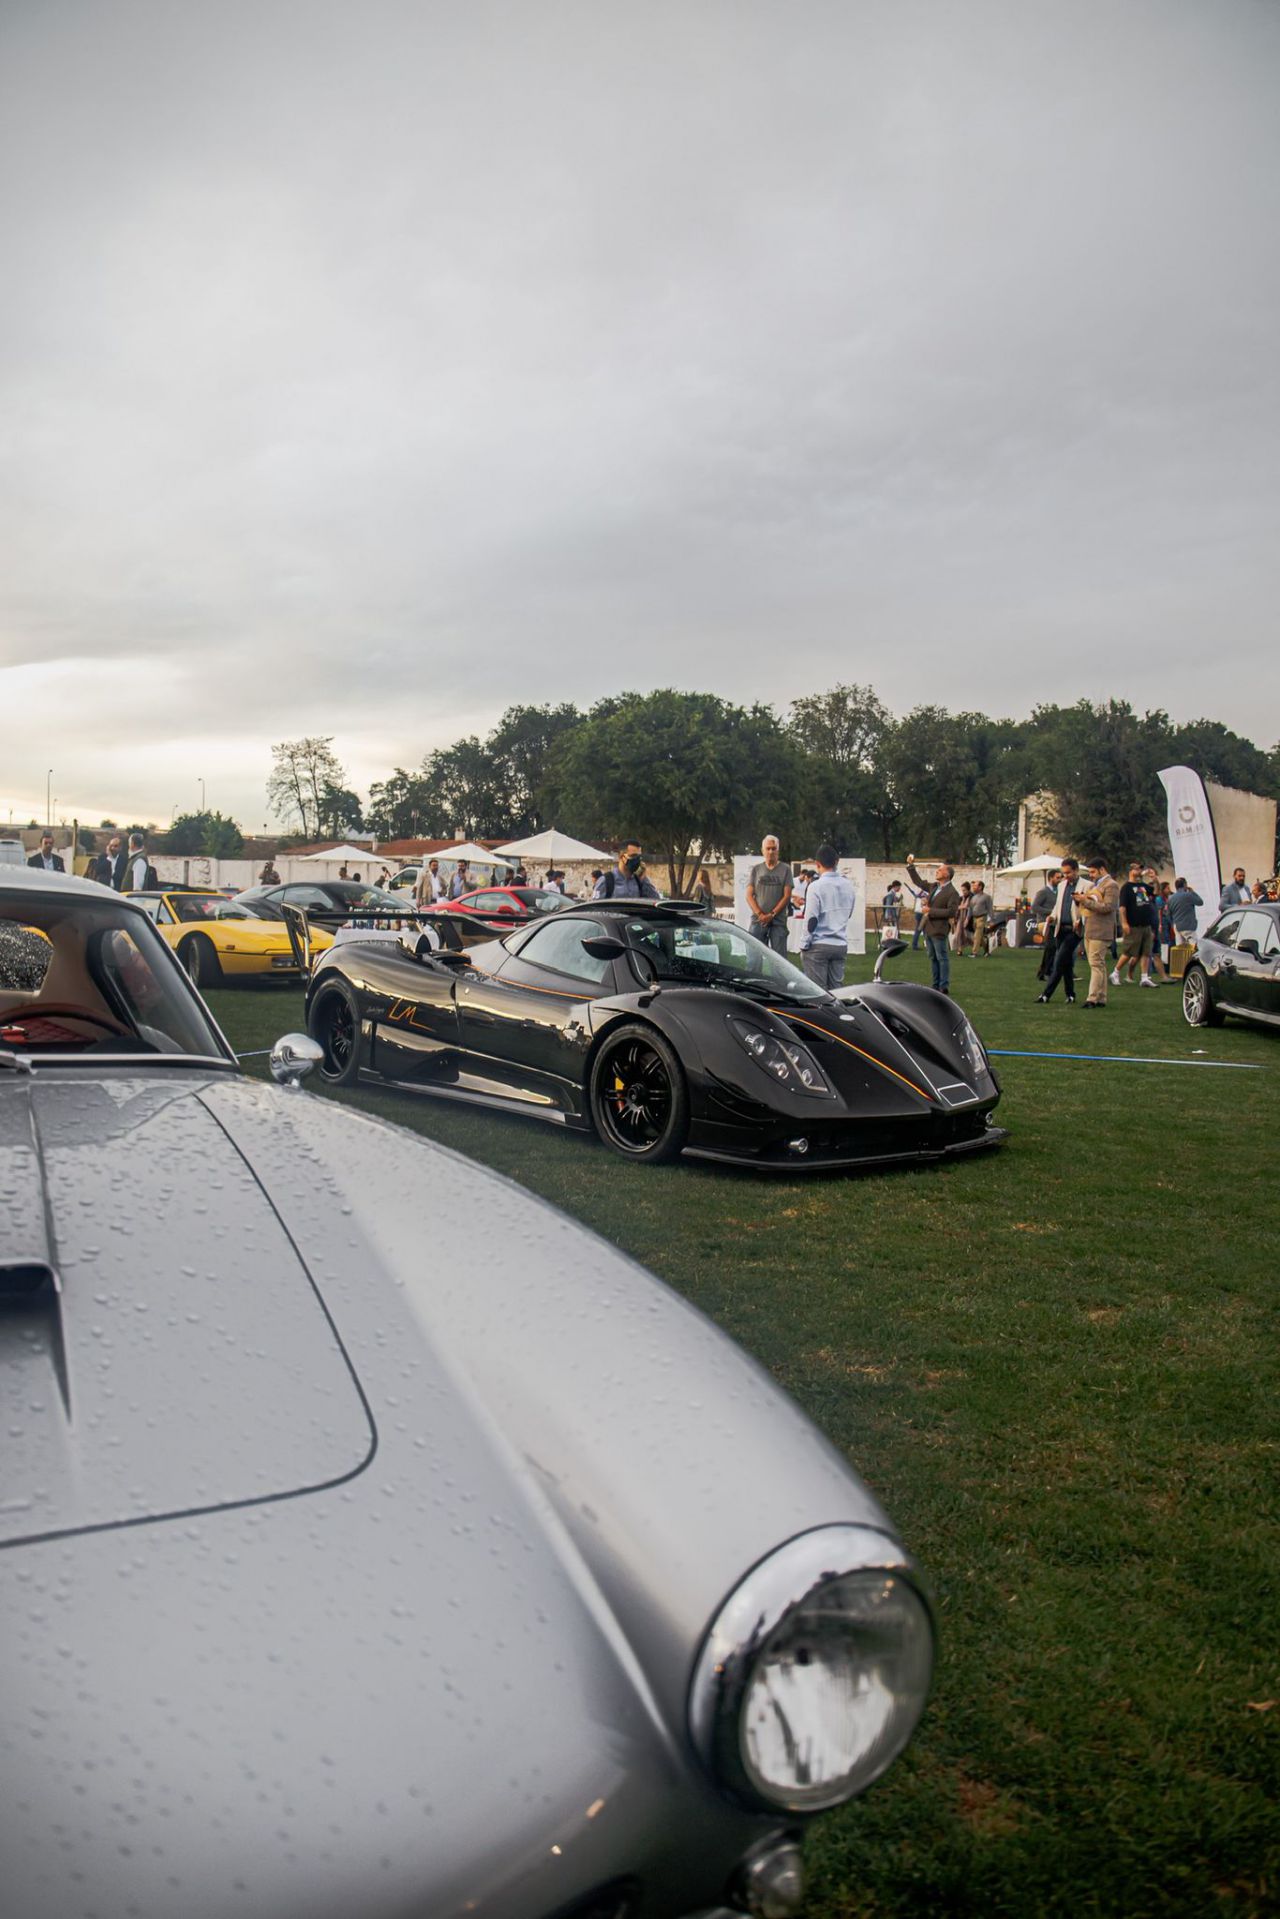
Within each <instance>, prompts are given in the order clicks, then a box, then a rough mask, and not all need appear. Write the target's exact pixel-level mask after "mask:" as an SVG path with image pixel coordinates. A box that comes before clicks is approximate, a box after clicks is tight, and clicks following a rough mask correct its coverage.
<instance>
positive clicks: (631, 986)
mask: <svg viewBox="0 0 1280 1919" xmlns="http://www.w3.org/2000/svg"><path fill="white" fill-rule="evenodd" d="M304 930H305V929H304ZM900 950H901V948H900V947H886V948H884V949H883V954H884V956H885V957H887V956H889V955H890V954H891V953H892V952H894V951H900ZM878 970H879V968H878V967H877V972H878ZM307 1024H308V1029H309V1031H310V1033H311V1034H312V1036H313V1038H315V1039H316V1040H317V1041H318V1042H319V1044H320V1045H321V1047H322V1048H323V1050H324V1061H323V1065H322V1067H321V1072H322V1073H323V1074H324V1075H325V1076H326V1077H327V1078H328V1079H329V1080H330V1081H331V1082H333V1083H336V1084H340V1085H349V1084H353V1083H354V1082H355V1081H356V1080H357V1079H359V1078H360V1077H361V1075H362V1074H368V1075H373V1076H377V1077H379V1078H381V1079H384V1080H391V1081H394V1082H396V1083H397V1084H398V1085H403V1086H406V1087H412V1088H414V1089H415V1090H418V1091H421V1092H427V1093H431V1094H434V1095H437V1096H440V1097H444V1098H451V1099H464V1100H468V1101H471V1102H478V1103H481V1104H485V1105H489V1106H496V1107H502V1108H506V1109H507V1110H509V1111H517V1112H522V1113H528V1114H532V1115H534V1116H536V1117H539V1118H542V1119H546V1120H551V1121H554V1122H556V1123H558V1124H560V1125H564V1126H569V1127H572V1128H574V1129H576V1130H580V1131H584V1132H586V1131H593V1130H594V1131H595V1132H597V1133H598V1134H599V1135H600V1137H601V1139H602V1140H604V1142H605V1144H606V1145H608V1146H610V1147H612V1148H613V1150H614V1151H615V1152H617V1153H620V1154H622V1155H623V1156H624V1157H625V1158H627V1159H632V1160H652V1161H655V1162H656V1161H662V1160H670V1159H674V1158H675V1157H676V1156H677V1155H678V1154H679V1153H681V1152H688V1153H693V1154H697V1155H699V1156H701V1157H703V1158H707V1159H716V1160H726V1161H730V1162H732V1163H734V1164H737V1165H743V1166H760V1167H772V1168H786V1169H791V1170H794V1169H796V1168H804V1167H817V1166H823V1167H831V1166H845V1165H853V1164H868V1163H870V1164H878V1163H883V1162H886V1161H893V1160H912V1159H935V1158H937V1157H939V1156H940V1155H943V1154H951V1153H962V1152H972V1151H973V1150H974V1149H975V1148H980V1147H984V1146H992V1145H995V1144H996V1143H998V1142H999V1141H1000V1140H1002V1139H1003V1138H1004V1136H1005V1135H1004V1133H1003V1131H1002V1130H1001V1129H999V1128H997V1127H996V1126H994V1125H993V1124H992V1122H991V1112H992V1109H993V1108H994V1106H995V1104H996V1102H997V1100H998V1099H999V1097H1000V1089H999V1085H998V1083H997V1081H996V1078H995V1075H994V1073H993V1072H992V1070H991V1066H990V1063H989V1061H988V1059H987V1055H986V1051H985V1049H984V1047H983V1045H982V1042H981V1040H980V1039H979V1038H978V1035H977V1034H976V1033H975V1031H974V1030H973V1027H972V1026H971V1025H970V1024H969V1021H968V1020H967V1019H966V1018H965V1015H964V1014H963V1012H962V1011H961V1010H960V1008H959V1007H958V1006H957V1005H956V1004H955V1002H954V1001H952V1000H950V999H948V998H946V997H944V996H943V995H942V994H940V993H935V992H933V991H932V990H931V989H930V988H928V987H924V986H915V985H907V984H890V983H880V982H879V981H877V982H876V983H875V984H873V985H870V986H863V987H846V988H843V989H842V991H841V993H840V994H839V995H835V996H833V995H831V994H829V993H827V992H824V991H823V990H822V989H821V988H820V987H818V986H815V985H814V984H813V983H812V982H811V981H810V980H808V979H806V978H805V976H804V975H803V974H802V973H801V972H799V971H798V970H797V968H796V967H794V966H793V965H791V964H790V963H789V962H788V961H787V960H785V959H781V958H779V957H778V955H776V954H775V953H772V952H771V951H770V950H769V948H768V947H766V946H764V945H762V944H761V942H760V941H758V940H755V939H752V938H751V936H750V935H749V934H747V933H744V932H743V931H742V930H741V929H740V928H739V927H737V926H732V925H727V924H725V923H724V922H722V921H719V920H715V919H709V918H707V917H705V916H704V915H703V914H702V913H701V911H699V910H697V909H694V908H691V907H687V906H682V905H680V904H678V903H674V902H664V903H662V904H657V905H652V904H649V903H647V902H637V901H634V900H618V901H603V900H598V901H595V902H594V903H593V904H590V905H585V906H573V907H567V908H565V909H564V910H563V911H561V912H558V913H555V914H552V915H549V916H548V917H547V918H546V919H545V920H544V921H542V922H541V923H540V924H537V925H534V926H532V927H520V928H518V929H517V930H516V931H514V932H512V933H509V934H507V935H506V937H505V938H502V939H495V938H489V939H486V940H485V941H483V943H482V944H480V945H475V946H471V947H469V948H468V949H467V950H466V951H465V952H448V951H428V950H427V948H426V944H425V941H418V942H417V946H416V950H413V951H410V950H409V949H408V947H407V946H405V947H398V946H395V945H388V944H386V943H385V942H384V943H383V944H382V945H381V946H375V945H373V944H372V943H368V944H366V943H364V942H363V941H361V940H360V939H358V938H356V939H348V940H347V941H346V942H344V943H343V944H342V945H340V946H336V947H334V948H332V949H331V950H330V951H329V952H327V953H325V954H323V955H322V956H321V958H320V959H319V960H318V961H317V963H316V965H315V970H314V972H313V973H312V975H311V980H310V984H309V987H308V993H307Z"/></svg>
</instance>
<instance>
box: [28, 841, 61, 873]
mask: <svg viewBox="0 0 1280 1919" xmlns="http://www.w3.org/2000/svg"><path fill="white" fill-rule="evenodd" d="M27 865H28V866H40V867H43V869H44V871H45V872H46V873H65V872H66V870H67V869H66V867H65V866H64V865H63V864H62V855H61V853H55V852H54V850H53V834H52V833H50V832H48V831H46V832H44V833H42V834H41V835H40V851H39V852H38V853H33V854H32V855H31V858H30V859H29V860H28V861H27Z"/></svg>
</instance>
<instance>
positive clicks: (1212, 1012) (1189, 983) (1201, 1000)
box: [1182, 966, 1226, 1026]
mask: <svg viewBox="0 0 1280 1919" xmlns="http://www.w3.org/2000/svg"><path fill="white" fill-rule="evenodd" d="M1182 1017H1183V1019H1185V1020H1186V1022H1187V1025H1188V1026H1221V1025H1222V1022H1223V1021H1224V1019H1225V1018H1226V1014H1225V1013H1221V1012H1219V1010H1218V1008H1217V1007H1216V1006H1215V1005H1214V1003H1213V994H1212V992H1211V991H1210V988H1209V975H1208V974H1207V973H1206V972H1205V970H1204V968H1203V966H1189V967H1188V968H1187V972H1186V977H1185V978H1184V980H1183V982H1182Z"/></svg>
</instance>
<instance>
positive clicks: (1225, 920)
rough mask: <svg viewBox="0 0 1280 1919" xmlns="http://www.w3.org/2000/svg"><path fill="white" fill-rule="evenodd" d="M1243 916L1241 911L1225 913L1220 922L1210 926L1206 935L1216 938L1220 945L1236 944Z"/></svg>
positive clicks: (1209, 937)
mask: <svg viewBox="0 0 1280 1919" xmlns="http://www.w3.org/2000/svg"><path fill="white" fill-rule="evenodd" d="M1243 917H1244V916H1243V914H1241V913H1224V914H1223V916H1222V918H1221V919H1220V920H1219V921H1218V924H1217V925H1216V926H1211V927H1210V928H1209V931H1208V933H1207V934H1206V935H1205V937H1206V938H1207V939H1211V940H1216V941H1217V943H1218V945H1219V946H1234V945H1235V943H1236V934H1237V933H1238V932H1239V931H1240V921H1241V919H1242V918H1243Z"/></svg>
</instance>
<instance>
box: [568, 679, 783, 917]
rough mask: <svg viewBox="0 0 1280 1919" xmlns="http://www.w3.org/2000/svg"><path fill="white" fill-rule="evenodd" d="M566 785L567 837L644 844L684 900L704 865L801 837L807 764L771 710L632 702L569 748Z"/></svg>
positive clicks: (677, 699)
mask: <svg viewBox="0 0 1280 1919" xmlns="http://www.w3.org/2000/svg"><path fill="white" fill-rule="evenodd" d="M557 762H558V777H559V778H560V780H561V782H562V792H563V798H564V805H565V808H566V811H567V813H568V816H569V819H570V821H571V823H572V824H571V828H570V830H572V831H576V832H584V833H588V834H590V835H591V836H593V837H599V836H601V835H604V836H607V837H609V838H612V839H615V840H620V839H622V838H624V837H626V836H627V835H635V836H636V837H638V838H639V839H640V840H641V841H642V842H643V843H644V844H645V845H647V846H648V847H649V848H650V856H651V857H652V854H653V852H655V851H656V852H657V853H658V854H659V855H660V857H661V858H662V859H664V860H665V862H666V866H667V873H668V880H669V884H670V887H671V890H672V891H673V892H675V893H681V892H683V891H684V889H685V887H686V885H687V884H688V883H689V881H690V880H691V879H692V876H693V870H694V868H695V866H696V865H697V864H699V863H700V862H701V861H702V860H704V859H708V858H713V857H717V856H720V855H726V854H729V853H733V852H738V851H745V850H747V849H748V848H749V847H754V846H758V845H759V843H760V837H761V834H762V833H763V832H765V831H766V830H770V829H772V830H774V831H776V832H778V833H779V834H783V835H787V836H788V837H795V831H796V825H797V821H798V818H799V813H798V808H799V803H800V802H799V799H798V796H799V795H800V794H801V793H802V791H803V788H804V762H803V757H802V755H801V753H800V751H799V749H798V748H797V746H796V745H795V742H794V741H793V740H792V739H791V738H790V737H789V736H788V734H787V733H786V732H785V731H784V730H783V728H782V726H781V725H780V723H779V721H778V719H777V716H776V715H775V714H774V713H773V712H772V710H771V709H770V708H769V707H767V706H752V707H741V706H730V705H729V704H728V703H727V702H726V701H724V700H721V699H718V698H717V697H716V695H715V694H713V693H678V692H675V691H673V690H672V689H671V688H664V689H663V690H661V691H659V692H656V693H650V694H646V695H642V694H638V693H626V694H623V695H622V697H621V698H620V699H617V700H610V701H608V702H602V704H601V706H600V707H598V708H596V709H594V710H593V711H592V712H591V713H590V714H589V715H588V716H587V718H586V719H584V720H583V722H582V723H581V725H580V726H578V727H576V728H575V729H574V730H573V732H572V733H570V734H569V735H568V736H567V737H566V739H565V740H564V742H563V744H562V747H561V750H560V752H559V753H558V755H557Z"/></svg>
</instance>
